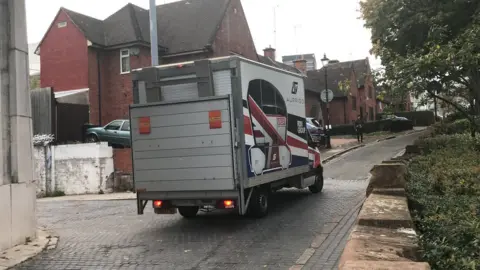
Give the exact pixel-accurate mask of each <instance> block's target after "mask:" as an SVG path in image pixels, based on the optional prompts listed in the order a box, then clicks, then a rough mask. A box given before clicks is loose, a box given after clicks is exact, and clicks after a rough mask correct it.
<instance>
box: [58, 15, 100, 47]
mask: <svg viewBox="0 0 480 270" xmlns="http://www.w3.org/2000/svg"><path fill="white" fill-rule="evenodd" d="M62 9H63V10H64V11H65V13H67V15H68V16H69V17H70V19H71V20H72V21H73V23H74V24H75V25H77V26H78V28H80V30H81V31H82V32H83V34H84V35H85V37H87V39H88V40H90V41H91V42H93V43H95V44H98V45H102V46H103V45H105V35H104V29H103V21H101V20H98V19H95V18H92V17H90V16H86V15H83V14H80V13H78V12H75V11H72V10H68V9H66V8H62Z"/></svg>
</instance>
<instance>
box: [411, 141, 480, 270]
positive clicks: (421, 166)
mask: <svg viewBox="0 0 480 270" xmlns="http://www.w3.org/2000/svg"><path fill="white" fill-rule="evenodd" d="M416 144H418V145H420V146H421V147H422V149H423V151H424V154H423V155H422V156H419V157H417V158H415V159H413V161H412V162H411V163H410V164H409V170H408V171H409V173H408V177H407V179H408V182H407V189H406V190H407V196H408V199H409V205H410V208H411V210H412V216H413V219H414V222H415V225H416V228H417V229H418V231H419V233H420V245H421V247H422V249H423V259H424V260H426V261H428V262H429V263H430V265H431V267H432V269H448V270H450V269H472V270H475V269H480V140H479V139H478V138H477V139H475V138H472V137H471V136H469V134H455V135H437V136H435V137H431V138H424V139H422V140H419V141H417V142H416Z"/></svg>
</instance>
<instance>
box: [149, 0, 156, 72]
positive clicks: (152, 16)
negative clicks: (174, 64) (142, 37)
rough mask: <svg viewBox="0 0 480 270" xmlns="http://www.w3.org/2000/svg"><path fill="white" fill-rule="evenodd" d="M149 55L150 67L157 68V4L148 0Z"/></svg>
mask: <svg viewBox="0 0 480 270" xmlns="http://www.w3.org/2000/svg"><path fill="white" fill-rule="evenodd" d="M150 55H151V56H152V66H158V39H157V4H156V3H155V0H150Z"/></svg>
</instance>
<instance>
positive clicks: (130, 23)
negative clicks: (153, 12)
mask: <svg viewBox="0 0 480 270" xmlns="http://www.w3.org/2000/svg"><path fill="white" fill-rule="evenodd" d="M229 3H230V0H184V1H178V2H173V3H169V4H164V5H160V6H157V24H158V26H157V35H158V45H159V46H162V47H166V48H168V53H171V54H173V53H180V52H188V51H194V50H201V49H204V48H205V47H206V46H207V45H212V44H211V43H212V42H213V38H214V36H215V33H216V32H217V30H218V26H219V25H220V23H221V21H222V19H223V18H224V16H225V12H226V10H227V8H228V4H229ZM64 10H65V11H66V12H67V14H68V15H69V16H70V18H71V19H72V20H73V22H74V23H75V24H76V25H77V26H78V27H79V28H80V29H81V30H82V31H83V33H84V34H85V36H86V37H87V39H89V40H90V41H91V42H93V43H95V44H98V45H101V46H115V45H121V44H125V43H131V42H147V43H150V20H149V11H148V10H146V9H143V8H140V7H138V6H135V5H133V4H127V5H126V6H124V7H123V8H121V9H120V10H118V11H117V12H115V13H114V14H112V15H111V16H110V17H108V18H107V19H105V20H103V21H101V20H97V19H94V18H92V17H89V16H86V15H83V14H80V13H77V12H74V11H71V10H67V9H64Z"/></svg>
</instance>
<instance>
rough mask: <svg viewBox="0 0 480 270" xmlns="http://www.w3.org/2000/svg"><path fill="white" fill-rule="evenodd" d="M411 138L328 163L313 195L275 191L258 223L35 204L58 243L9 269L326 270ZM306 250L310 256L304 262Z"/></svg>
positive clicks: (131, 207)
mask: <svg viewBox="0 0 480 270" xmlns="http://www.w3.org/2000/svg"><path fill="white" fill-rule="evenodd" d="M418 136H419V134H418V133H417V134H411V135H407V136H402V137H399V138H396V139H392V140H388V141H384V142H380V143H376V144H372V145H368V146H366V147H362V148H359V149H358V150H355V151H353V152H351V153H349V154H346V155H344V156H341V157H340V158H338V159H335V160H332V161H331V162H330V163H328V164H327V165H326V168H325V178H326V181H325V188H324V191H323V192H322V193H321V194H316V195H314V194H310V193H309V192H308V191H307V190H283V191H280V192H278V193H276V194H275V196H274V200H275V207H274V208H273V209H272V210H271V213H270V214H269V216H268V217H266V218H264V219H249V218H245V217H239V216H237V215H235V214H228V213H210V214H204V215H201V216H199V217H198V218H196V219H194V220H185V219H183V218H181V217H180V216H179V215H172V216H167V215H155V214H154V213H153V212H152V211H151V208H149V207H147V209H148V210H147V212H146V213H145V215H143V216H138V215H136V204H135V201H133V200H111V201H105V200H104V201H85V200H83V201H41V200H40V201H39V202H38V221H39V224H40V225H42V226H46V227H47V228H48V229H49V230H52V231H54V232H55V233H56V234H58V235H59V236H60V241H59V244H58V246H57V248H56V249H54V250H50V251H45V252H43V253H41V254H40V255H39V256H37V257H35V258H34V259H32V260H30V261H28V262H25V263H24V264H22V265H20V266H18V267H17V268H16V269H35V270H40V269H49V270H50V269H52V270H56V269H62V270H64V269H192V270H193V269H289V268H290V267H291V266H292V265H295V264H296V262H297V260H299V262H301V261H302V260H304V261H303V262H301V263H304V264H305V266H304V267H303V269H334V268H335V266H336V264H337V262H338V259H339V256H340V254H341V252H342V250H343V248H344V245H345V242H346V238H347V237H348V233H349V230H350V229H351V227H352V225H353V223H354V221H355V218H356V214H357V213H358V209H359V207H360V205H361V203H362V202H363V200H364V197H365V188H366V185H367V179H368V177H369V170H370V169H371V168H372V166H373V165H375V164H377V163H380V162H381V161H382V160H385V159H388V158H391V157H393V156H394V155H395V154H397V153H399V152H400V151H401V150H402V149H403V148H404V147H405V146H406V145H407V144H411V143H412V142H413V140H414V139H415V138H417V137H418ZM312 245H313V246H314V247H315V249H314V250H313V251H315V252H314V254H313V255H312V254H309V255H312V256H311V257H310V258H309V257H305V250H306V249H307V248H309V247H311V246H312ZM310 251H312V250H311V249H310ZM307 253H308V252H307ZM308 258H309V260H308V261H306V259H308Z"/></svg>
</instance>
